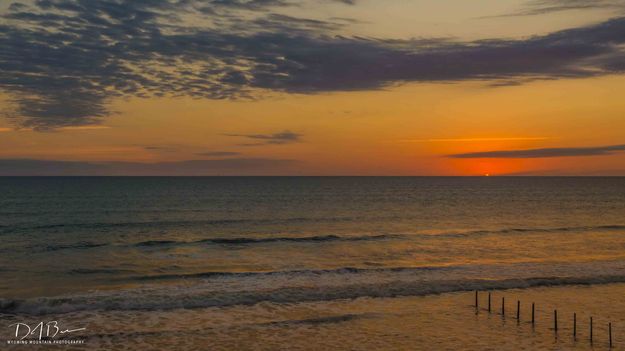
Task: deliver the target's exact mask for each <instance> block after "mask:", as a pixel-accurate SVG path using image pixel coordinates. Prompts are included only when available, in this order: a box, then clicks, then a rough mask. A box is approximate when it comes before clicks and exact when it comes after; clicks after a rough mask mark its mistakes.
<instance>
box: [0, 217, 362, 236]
mask: <svg viewBox="0 0 625 351" xmlns="http://www.w3.org/2000/svg"><path fill="white" fill-rule="evenodd" d="M357 219H363V218H355V217H291V218H239V219H201V220H179V221H136V222H93V223H51V224H41V225H31V226H29V225H11V226H5V227H0V230H2V232H3V233H10V232H14V231H23V230H56V229H103V228H123V227H131V228H132V227H140V228H143V227H167V226H176V227H184V226H194V225H229V224H242V223H249V224H282V223H294V222H344V221H345V222H349V221H354V220H357ZM368 219H371V218H368Z"/></svg>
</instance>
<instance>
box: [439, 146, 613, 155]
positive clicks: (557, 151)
mask: <svg viewBox="0 0 625 351" xmlns="http://www.w3.org/2000/svg"><path fill="white" fill-rule="evenodd" d="M618 151H625V144H624V145H610V146H599V147H569V148H544V149H529V150H500V151H485V152H470V153H463V154H455V155H449V156H448V157H451V158H545V157H575V156H604V155H610V154H613V153H615V152H618Z"/></svg>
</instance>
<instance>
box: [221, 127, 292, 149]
mask: <svg viewBox="0 0 625 351" xmlns="http://www.w3.org/2000/svg"><path fill="white" fill-rule="evenodd" d="M224 135H226V136H230V137H243V138H248V139H252V140H259V141H260V142H258V143H249V144H240V145H241V146H259V145H282V144H291V143H298V142H300V141H301V137H302V134H297V133H293V132H291V131H288V130H285V131H284V132H280V133H274V134H224Z"/></svg>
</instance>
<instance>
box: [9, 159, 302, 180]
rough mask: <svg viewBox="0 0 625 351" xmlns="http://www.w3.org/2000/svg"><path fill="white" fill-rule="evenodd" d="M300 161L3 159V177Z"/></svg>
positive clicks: (289, 165)
mask: <svg viewBox="0 0 625 351" xmlns="http://www.w3.org/2000/svg"><path fill="white" fill-rule="evenodd" d="M297 164H298V162H297V161H296V160H288V159H271V158H224V159H215V160H190V161H178V162H157V163H140V162H86V161H59V160H37V159H0V176H67V175H82V176H93V175H128V176H136V175H179V176H191V175H230V174H234V175H238V174H254V175H264V174H276V173H280V172H288V171H289V170H292V169H293V166H296V165H297Z"/></svg>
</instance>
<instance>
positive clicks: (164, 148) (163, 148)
mask: <svg viewBox="0 0 625 351" xmlns="http://www.w3.org/2000/svg"><path fill="white" fill-rule="evenodd" d="M143 148H144V149H145V150H148V151H158V152H176V151H178V148H177V147H174V146H160V145H147V146H144V147H143Z"/></svg>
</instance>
